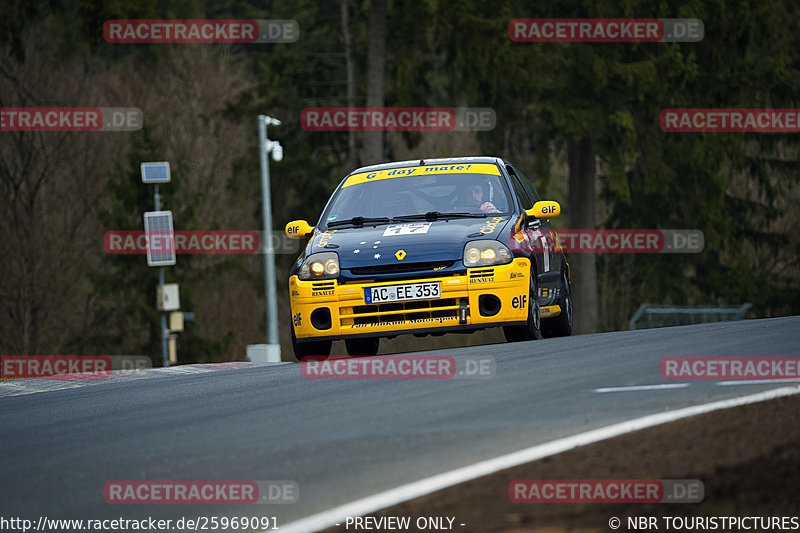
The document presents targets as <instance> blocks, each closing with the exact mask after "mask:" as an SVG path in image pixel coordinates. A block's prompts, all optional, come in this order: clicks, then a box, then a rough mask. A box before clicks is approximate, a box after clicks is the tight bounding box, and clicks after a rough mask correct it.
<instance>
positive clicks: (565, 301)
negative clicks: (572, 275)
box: [542, 270, 573, 337]
mask: <svg viewBox="0 0 800 533" xmlns="http://www.w3.org/2000/svg"><path fill="white" fill-rule="evenodd" d="M561 288H562V290H561V297H560V298H559V299H558V305H559V307H561V314H560V315H558V316H557V317H554V318H545V319H544V320H542V337H567V336H569V335H572V322H573V313H572V288H571V287H570V286H569V281H568V280H567V273H566V270H565V271H562V273H561Z"/></svg>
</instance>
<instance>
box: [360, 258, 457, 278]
mask: <svg viewBox="0 0 800 533" xmlns="http://www.w3.org/2000/svg"><path fill="white" fill-rule="evenodd" d="M454 264H455V261H432V262H427V263H398V264H394V265H379V266H370V267H357V268H353V269H350V272H352V273H353V274H354V275H357V276H375V275H380V274H402V273H405V272H426V271H432V272H437V271H439V270H444V269H445V268H450V267H451V266H453V265H454Z"/></svg>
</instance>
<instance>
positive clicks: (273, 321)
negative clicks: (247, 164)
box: [258, 115, 283, 360]
mask: <svg viewBox="0 0 800 533" xmlns="http://www.w3.org/2000/svg"><path fill="white" fill-rule="evenodd" d="M280 125H281V121H280V120H278V119H276V118H272V117H268V116H266V115H258V150H259V153H260V160H261V208H262V214H263V217H264V239H263V240H264V292H265V294H264V296H265V300H266V304H267V344H268V345H272V346H271V347H270V349H271V350H276V351H277V353H278V360H280V342H279V340H278V295H277V293H276V290H275V252H274V248H273V246H272V197H271V195H270V182H269V161H268V160H267V154H268V153H272V159H274V160H275V161H280V160H282V159H283V147H282V146H281V144H280V143H279V142H278V141H270V140H269V138H267V126H280Z"/></svg>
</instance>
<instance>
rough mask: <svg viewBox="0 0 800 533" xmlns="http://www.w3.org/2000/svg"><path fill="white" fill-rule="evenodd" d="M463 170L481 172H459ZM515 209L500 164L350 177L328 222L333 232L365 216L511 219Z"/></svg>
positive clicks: (325, 217)
mask: <svg viewBox="0 0 800 533" xmlns="http://www.w3.org/2000/svg"><path fill="white" fill-rule="evenodd" d="M462 167H470V168H469V170H477V171H476V172H470V171H459V170H458V169H460V168H462ZM442 169H444V170H442ZM510 205H511V202H510V199H509V193H508V190H507V188H506V185H505V182H504V181H503V180H502V178H501V177H500V173H499V171H498V170H497V166H496V165H493V164H473V165H461V166H455V165H450V166H446V167H412V168H406V169H391V170H382V171H377V172H364V173H359V174H353V175H351V176H349V177H348V178H347V180H345V182H344V184H343V185H342V187H341V188H340V189H339V190H338V191H337V192H336V194H335V196H334V198H333V199H332V201H331V202H330V204H329V205H328V208H327V209H326V210H325V212H324V213H323V216H322V222H323V223H324V225H325V226H326V227H327V225H328V224H330V223H333V222H339V224H341V223H342V222H343V221H347V220H350V219H353V218H359V217H363V218H364V219H365V220H367V221H369V219H375V220H374V222H378V223H380V221H385V219H387V218H388V219H393V218H395V217H407V216H409V215H420V216H424V215H425V214H426V213H428V214H430V213H432V212H436V213H437V215H438V216H440V217H444V216H446V215H447V214H449V213H452V214H460V215H462V216H463V215H487V214H492V213H499V214H507V213H508V212H509V210H510V209H509V206H510ZM359 222H361V221H360V220H359ZM336 225H338V224H336Z"/></svg>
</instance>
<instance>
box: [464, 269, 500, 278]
mask: <svg viewBox="0 0 800 533" xmlns="http://www.w3.org/2000/svg"><path fill="white" fill-rule="evenodd" d="M492 276H494V269H493V268H482V269H480V270H472V271H471V272H470V273H469V277H470V279H474V278H491V277H492Z"/></svg>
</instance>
